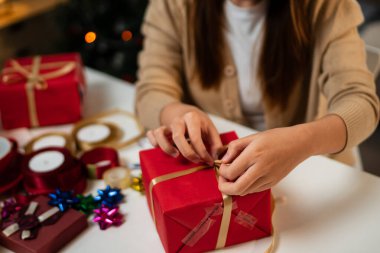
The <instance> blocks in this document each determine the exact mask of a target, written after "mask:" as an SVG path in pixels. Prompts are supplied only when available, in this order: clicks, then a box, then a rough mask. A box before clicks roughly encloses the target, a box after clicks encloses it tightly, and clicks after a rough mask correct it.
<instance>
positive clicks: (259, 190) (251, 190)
mask: <svg viewBox="0 0 380 253" xmlns="http://www.w3.org/2000/svg"><path fill="white" fill-rule="evenodd" d="M272 187H273V183H267V184H264V185H262V186H259V187H252V189H251V188H250V189H249V191H248V192H247V194H250V193H255V192H262V191H265V190H268V189H270V188H272Z"/></svg>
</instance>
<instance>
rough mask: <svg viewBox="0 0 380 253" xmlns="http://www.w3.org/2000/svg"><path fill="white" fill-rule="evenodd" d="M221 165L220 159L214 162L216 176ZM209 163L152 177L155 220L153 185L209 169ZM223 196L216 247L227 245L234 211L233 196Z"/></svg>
mask: <svg viewBox="0 0 380 253" xmlns="http://www.w3.org/2000/svg"><path fill="white" fill-rule="evenodd" d="M219 166H220V162H219V161H215V162H214V169H215V173H216V176H218V168H219ZM209 168H210V166H209V165H201V166H198V167H195V168H191V169H187V170H182V171H176V172H173V173H169V174H165V175H162V176H158V177H155V178H153V179H152V181H151V182H150V184H149V196H150V207H151V210H152V216H153V221H154V223H156V216H155V212H154V201H153V195H152V193H153V187H154V186H156V185H157V184H159V183H162V182H165V181H168V180H171V179H174V178H177V177H182V176H186V175H189V174H192V173H195V172H197V171H200V170H204V169H209ZM222 198H223V214H222V221H221V224H220V228H219V233H218V239H217V242H216V246H215V249H220V248H223V247H225V245H226V240H227V234H228V229H229V226H230V218H231V212H232V197H231V196H229V195H226V194H222Z"/></svg>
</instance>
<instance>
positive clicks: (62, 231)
mask: <svg viewBox="0 0 380 253" xmlns="http://www.w3.org/2000/svg"><path fill="white" fill-rule="evenodd" d="M33 201H35V202H37V203H38V208H37V210H36V212H35V215H36V216H39V215H41V214H42V213H44V212H46V211H47V210H49V209H51V208H52V207H51V206H49V205H48V201H49V199H48V198H47V197H45V196H39V197H37V198H35V199H34V200H33ZM87 225H88V224H87V217H86V215H84V214H83V213H81V212H79V211H76V210H74V209H69V210H67V211H66V212H65V213H64V214H63V215H62V216H61V217H60V218H59V219H58V221H56V223H54V224H51V225H43V226H41V228H39V231H38V234H37V237H36V238H35V239H31V240H23V239H21V231H17V232H15V233H13V234H12V235H10V236H9V237H7V236H5V235H4V233H2V232H0V244H1V245H2V246H4V247H6V248H8V249H10V250H12V251H15V252H23V253H53V252H57V251H58V250H59V249H61V248H62V247H63V246H64V245H66V244H67V243H68V242H70V241H71V240H72V239H74V238H75V237H76V236H77V235H78V234H79V233H81V232H82V231H83V230H84V229H85V228H87Z"/></svg>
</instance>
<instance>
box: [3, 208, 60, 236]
mask: <svg viewBox="0 0 380 253" xmlns="http://www.w3.org/2000/svg"><path fill="white" fill-rule="evenodd" d="M37 207H38V203H37V202H35V201H32V202H30V204H29V206H28V207H27V209H26V211H25V212H23V213H22V214H21V215H20V217H19V218H18V219H17V221H16V222H15V223H13V224H11V225H9V226H7V227H6V228H4V229H3V231H2V233H3V234H4V235H5V236H6V237H9V236H11V235H12V234H14V233H16V232H17V231H19V230H21V231H22V232H21V239H22V240H30V239H34V238H36V237H37V233H38V230H39V229H40V228H41V226H44V225H52V224H54V223H55V222H56V221H57V220H58V219H59V218H60V217H61V216H62V213H61V212H60V211H59V208H57V207H53V208H51V209H49V210H47V211H46V212H44V213H42V214H40V215H39V216H36V215H35V214H34V213H35V211H36V210H37Z"/></svg>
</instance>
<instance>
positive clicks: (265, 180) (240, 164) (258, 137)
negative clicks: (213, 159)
mask: <svg viewBox="0 0 380 253" xmlns="http://www.w3.org/2000/svg"><path fill="white" fill-rule="evenodd" d="M306 140H307V134H306V133H304V132H302V131H300V128H297V127H288V128H277V129H272V130H268V131H265V132H262V133H258V134H254V135H250V136H247V137H245V138H242V139H239V140H235V141H232V142H231V143H230V144H229V145H228V150H227V153H226V154H225V155H224V157H223V158H222V165H221V167H220V170H219V173H220V176H219V189H220V191H222V192H223V193H226V194H228V195H246V194H249V193H253V192H260V191H263V190H266V189H269V188H271V187H272V186H274V185H275V184H276V183H277V182H279V181H280V180H281V179H282V178H284V177H285V176H286V175H287V174H288V173H289V172H290V171H292V170H293V169H294V168H295V167H296V166H297V165H298V164H299V163H300V162H302V161H303V160H305V159H306V158H307V157H308V156H309V155H310V154H311V150H309V149H308V143H307V141H306Z"/></svg>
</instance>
